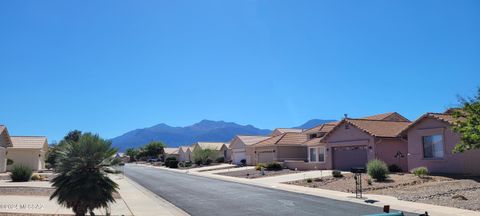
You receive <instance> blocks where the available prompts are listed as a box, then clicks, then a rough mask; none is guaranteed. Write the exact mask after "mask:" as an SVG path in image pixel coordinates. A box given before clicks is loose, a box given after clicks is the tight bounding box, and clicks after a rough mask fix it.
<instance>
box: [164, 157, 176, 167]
mask: <svg viewBox="0 0 480 216" xmlns="http://www.w3.org/2000/svg"><path fill="white" fill-rule="evenodd" d="M165 166H166V167H168V168H178V161H177V158H174V157H169V158H167V159H165Z"/></svg>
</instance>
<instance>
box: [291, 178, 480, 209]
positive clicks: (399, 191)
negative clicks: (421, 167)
mask: <svg viewBox="0 0 480 216" xmlns="http://www.w3.org/2000/svg"><path fill="white" fill-rule="evenodd" d="M310 181H311V182H310ZM369 183H371V184H369ZM287 184H294V185H301V186H305V187H312V188H322V189H328V190H336V191H342V192H348V193H355V179H354V177H353V175H352V174H345V175H344V177H341V178H334V177H324V178H321V179H311V180H309V181H307V180H300V181H294V182H288V183H287ZM362 185H363V192H364V193H370V194H381V195H389V196H394V197H397V198H398V199H400V200H407V201H412V202H422V203H428V204H434V205H441V206H448V207H455V208H463V209H469V210H474V211H480V177H460V176H454V177H452V176H429V177H426V178H418V177H416V176H414V175H412V174H390V175H389V178H388V179H387V180H386V181H384V182H376V181H369V177H368V176H367V175H362Z"/></svg>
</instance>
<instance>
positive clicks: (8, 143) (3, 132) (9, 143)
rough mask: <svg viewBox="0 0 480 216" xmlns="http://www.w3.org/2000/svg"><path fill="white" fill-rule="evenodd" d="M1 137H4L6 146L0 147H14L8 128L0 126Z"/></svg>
mask: <svg viewBox="0 0 480 216" xmlns="http://www.w3.org/2000/svg"><path fill="white" fill-rule="evenodd" d="M0 137H3V139H4V140H5V144H4V145H3V146H0V147H12V146H13V145H12V140H11V138H10V135H9V134H8V130H7V127H5V126H4V125H0Z"/></svg>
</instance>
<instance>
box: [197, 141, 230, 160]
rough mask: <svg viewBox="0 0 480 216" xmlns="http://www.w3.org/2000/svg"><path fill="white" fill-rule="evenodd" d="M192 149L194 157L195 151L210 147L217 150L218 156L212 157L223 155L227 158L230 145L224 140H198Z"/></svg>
mask: <svg viewBox="0 0 480 216" xmlns="http://www.w3.org/2000/svg"><path fill="white" fill-rule="evenodd" d="M191 149H193V150H192V158H193V157H194V155H195V151H198V150H203V149H210V150H213V151H215V152H216V158H212V160H215V159H217V158H220V157H223V158H227V156H228V155H227V152H228V147H227V145H226V143H224V142H196V143H195V144H193V145H192V146H191Z"/></svg>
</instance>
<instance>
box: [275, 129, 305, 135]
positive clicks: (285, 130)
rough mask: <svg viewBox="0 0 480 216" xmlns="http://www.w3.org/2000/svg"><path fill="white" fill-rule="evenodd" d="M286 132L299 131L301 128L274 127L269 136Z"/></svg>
mask: <svg viewBox="0 0 480 216" xmlns="http://www.w3.org/2000/svg"><path fill="white" fill-rule="evenodd" d="M287 132H292V133H301V132H303V129H299V128H275V129H274V130H273V131H272V134H270V136H271V137H274V136H278V135H280V134H284V133H287Z"/></svg>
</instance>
